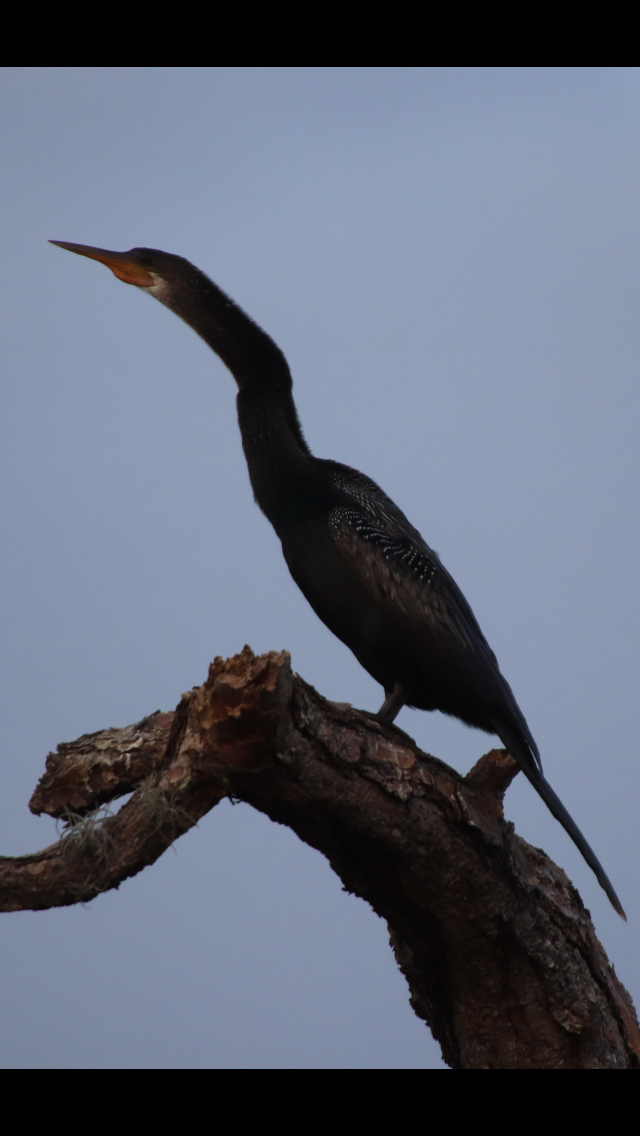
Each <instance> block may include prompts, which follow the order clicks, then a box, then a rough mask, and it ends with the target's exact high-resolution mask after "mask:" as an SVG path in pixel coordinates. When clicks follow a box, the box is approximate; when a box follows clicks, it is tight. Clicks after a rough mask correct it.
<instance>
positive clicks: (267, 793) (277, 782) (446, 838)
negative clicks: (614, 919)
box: [0, 647, 640, 1069]
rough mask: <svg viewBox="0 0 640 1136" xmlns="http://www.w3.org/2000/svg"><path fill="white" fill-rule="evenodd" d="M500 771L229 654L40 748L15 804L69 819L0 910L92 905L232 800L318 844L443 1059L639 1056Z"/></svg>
mask: <svg viewBox="0 0 640 1136" xmlns="http://www.w3.org/2000/svg"><path fill="white" fill-rule="evenodd" d="M516 772H517V767H516V765H515V762H514V761H513V759H512V758H511V757H510V756H509V754H508V753H506V752H505V751H504V750H492V751H491V753H488V754H486V755H485V756H484V757H483V758H481V760H480V761H479V762H478V763H477V765H476V766H475V767H474V768H473V769H472V770H471V772H470V773H469V774H468V775H467V776H466V777H461V776H460V775H459V774H457V773H456V772H455V771H454V770H452V769H450V768H449V767H448V766H446V765H444V764H443V763H442V762H441V761H438V760H437V758H434V757H430V756H429V755H427V754H424V753H422V752H421V751H420V750H419V749H418V748H417V746H416V745H415V743H414V742H413V741H412V740H411V739H410V738H409V737H408V736H407V735H406V734H404V733H403V732H402V731H401V730H399V729H397V728H395V727H393V726H391V727H385V726H382V725H381V724H380V723H379V722H377V721H376V720H375V718H373V717H372V716H370V715H368V714H366V713H363V712H361V711H357V710H354V709H353V708H352V707H350V706H348V705H343V704H337V703H331V702H327V701H326V700H325V699H323V698H321V697H320V695H318V694H317V693H316V691H315V690H313V688H311V687H309V686H308V685H307V684H306V683H305V682H303V680H302V679H301V678H300V677H299V676H298V675H295V674H292V672H291V669H290V665H289V656H288V655H287V654H286V653H282V654H277V653H275V652H270V653H269V654H267V655H263V656H260V657H258V658H256V657H255V656H254V655H253V653H252V652H251V650H250V649H249V648H248V647H245V649H244V651H243V652H242V653H241V654H240V655H236V656H235V657H234V658H232V659H229V660H226V661H225V660H222V659H220V658H218V659H216V660H215V662H214V663H212V665H211V668H210V671H209V677H208V679H207V681H206V682H205V683H204V685H203V686H201V687H195V688H194V689H193V690H192V691H190V692H189V693H188V694H185V695H183V697H182V700H181V701H180V703H179V705H178V707H177V709H176V711H175V712H174V713H167V714H161V713H159V712H158V713H157V714H153V715H151V716H150V717H148V718H144V719H143V720H142V721H141V722H139V723H137V725H134V726H129V727H127V728H125V729H122V730H116V729H113V730H103V731H101V732H100V733H96V734H91V735H85V736H84V737H82V738H80V739H79V740H78V741H76V742H72V743H70V744H65V745H60V746H59V747H58V753H57V754H50V755H49V758H48V759H47V767H46V773H45V775H44V776H43V778H42V780H41V781H40V783H39V785H38V787H37V789H36V791H35V793H34V795H33V798H32V800H31V805H30V807H31V809H32V811H33V812H35V813H38V814H39V813H42V812H45V813H49V814H50V815H51V816H54V817H59V818H62V819H63V820H66V822H67V827H66V828H65V831H64V832H63V835H62V837H61V839H60V840H59V841H58V843H57V844H54V845H52V846H51V847H49V848H45V849H44V851H42V852H39V853H36V854H34V855H30V856H20V857H4V858H1V859H0V908H2V909H3V910H4V911H17V910H21V909H24V908H31V909H35V910H38V909H42V908H48V907H56V906H62V905H65V904H72V903H77V902H80V901H87V900H89V899H92V898H93V897H94V896H96V895H98V894H99V893H100V892H103V891H106V890H108V889H109V888H113V887H117V886H118V885H119V884H120V883H121V881H122V880H124V879H126V878H127V877H128V876H132V875H135V874H136V873H137V872H139V871H141V869H142V868H144V867H146V866H147V865H148V864H152V863H153V862H154V861H155V860H156V859H157V858H158V857H159V856H160V855H162V853H163V852H164V851H165V850H166V848H167V847H168V846H169V845H170V844H171V843H172V842H173V841H174V840H176V838H177V837H179V836H180V835H181V834H182V833H184V832H186V831H187V830H188V829H189V828H191V827H192V826H193V825H194V824H196V823H197V821H198V820H199V819H200V817H201V816H203V815H204V814H205V813H206V812H208V811H209V809H211V808H213V806H214V805H216V804H217V803H218V802H219V801H220V800H221V799H222V798H223V797H228V796H230V797H233V798H239V799H241V800H243V801H246V802H247V803H248V804H250V805H253V806H254V807H255V808H257V809H259V810H260V811H261V812H263V813H266V814H267V816H269V817H271V819H272V820H275V821H279V822H280V823H282V824H287V825H289V827H290V828H292V829H293V830H294V832H296V833H297V834H298V836H299V837H300V838H301V839H302V840H304V841H306V842H307V843H308V844H310V845H312V846H313V847H314V848H317V849H319V851H321V852H322V853H323V854H324V855H325V856H327V858H328V859H329V861H330V863H331V865H332V867H333V869H334V870H335V871H336V872H337V874H338V875H339V877H340V878H341V880H342V882H343V884H344V886H345V887H346V888H347V889H348V890H349V891H351V892H353V893H355V894H356V895H359V896H362V897H363V898H364V899H366V900H367V901H368V902H369V903H370V904H371V906H372V907H373V909H374V911H376V912H377V913H378V914H379V915H380V916H382V918H384V919H386V921H387V923H388V926H389V931H390V935H391V943H392V945H393V949H394V951H395V954H396V958H397V960H398V963H399V965H400V967H401V969H402V971H403V973H404V974H405V976H406V978H407V982H408V984H409V987H410V991H411V1003H412V1005H413V1008H414V1010H415V1012H416V1013H417V1014H418V1015H419V1016H420V1017H422V1018H424V1019H425V1021H426V1022H427V1023H428V1024H429V1026H430V1027H431V1030H432V1032H433V1034H434V1036H435V1037H436V1038H437V1039H438V1041H439V1042H440V1044H441V1046H442V1052H443V1055H444V1059H445V1061H447V1062H448V1064H449V1065H451V1066H452V1067H453V1068H458V1069H631V1068H638V1067H640V1066H639V1061H640V1032H639V1030H638V1024H637V1019H636V1016H635V1011H634V1008H633V1003H632V1001H631V998H630V996H629V994H628V993H627V992H626V990H625V989H624V987H623V986H622V985H621V984H620V983H619V981H618V979H617V978H616V975H615V973H614V970H613V967H612V966H611V964H610V963H609V962H608V960H607V957H606V955H605V952H604V950H603V948H602V946H601V945H600V943H599V942H598V940H597V939H596V936H595V932H594V929H593V925H592V923H591V919H590V916H589V913H588V911H586V910H585V908H584V906H583V904H582V901H581V899H580V896H579V895H578V893H577V891H576V890H575V889H574V888H573V887H572V886H571V884H570V882H569V881H568V879H567V877H566V876H565V874H564V872H563V871H562V870H561V869H560V868H558V867H557V866H556V865H555V864H553V863H552V861H551V860H549V859H548V857H547V856H545V854H544V853H543V852H541V851H540V850H539V849H536V848H532V847H531V846H530V845H528V844H526V843H525V842H524V841H523V840H521V839H520V838H519V837H518V836H517V835H516V834H515V832H514V831H513V826H512V825H511V824H510V823H508V822H506V821H505V820H504V817H503V811H502V798H503V795H504V792H505V789H506V788H507V786H508V785H509V783H510V782H511V780H512V778H513V777H514V776H515V774H516ZM132 790H133V796H132V797H131V798H130V800H129V801H127V802H126V803H125V804H124V805H123V806H122V807H121V809H120V811H119V812H118V813H117V814H115V815H113V816H105V815H104V811H105V804H106V803H107V802H109V801H112V800H115V799H116V798H117V797H119V796H122V795H124V794H125V793H129V792H131V791H132Z"/></svg>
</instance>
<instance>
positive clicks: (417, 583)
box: [329, 487, 541, 777]
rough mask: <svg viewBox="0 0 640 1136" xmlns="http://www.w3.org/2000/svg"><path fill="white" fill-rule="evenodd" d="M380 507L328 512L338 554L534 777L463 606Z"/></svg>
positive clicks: (389, 507) (525, 731) (451, 583)
mask: <svg viewBox="0 0 640 1136" xmlns="http://www.w3.org/2000/svg"><path fill="white" fill-rule="evenodd" d="M376 488H377V487H376ZM378 492H379V493H380V495H381V497H384V495H383V494H382V491H381V490H378ZM381 505H382V507H380V506H379V505H378V502H377V501H376V500H375V499H374V498H372V496H371V495H369V496H368V498H367V510H366V512H365V510H364V509H363V508H362V507H360V508H357V507H356V508H352V507H350V506H349V505H338V506H336V507H334V508H333V509H332V510H331V512H330V514H329V528H330V531H331V535H332V537H333V540H334V542H335V544H336V546H337V548H338V549H339V551H340V553H341V554H342V556H343V557H344V558H345V560H346V561H347V562H348V563H349V565H350V567H351V570H352V571H353V572H354V574H355V575H356V576H357V578H358V580H359V581H360V583H361V584H362V585H363V586H364V588H365V589H366V590H367V592H368V593H369V594H370V595H371V597H372V598H373V599H374V601H375V602H376V604H378V605H381V606H383V607H385V608H387V609H388V610H389V612H390V613H391V612H393V613H395V614H396V615H398V614H399V613H401V614H402V616H404V617H405V618H406V619H407V620H409V621H410V624H411V625H412V626H413V628H414V629H415V638H416V642H419V643H420V644H421V645H422V648H423V650H424V651H425V652H428V654H429V655H430V656H432V658H433V659H434V660H437V663H439V664H441V666H442V668H443V670H444V669H446V670H447V672H448V673H449V674H450V676H451V681H453V679H454V677H455V682H456V685H457V684H458V683H459V684H461V685H463V686H464V687H465V688H466V689H467V690H468V691H469V692H470V694H472V696H473V698H474V701H476V699H477V701H478V705H481V706H482V707H483V709H484V710H485V711H486V714H487V719H488V721H490V722H491V723H492V725H493V729H495V732H496V733H497V734H499V735H500V736H501V737H503V733H504V730H503V724H504V726H505V727H506V726H508V727H510V740H511V742H512V746H513V748H514V749H516V748H517V751H518V752H517V753H514V756H515V757H516V759H517V760H518V761H519V762H521V764H522V765H523V767H525V766H526V767H527V768H528V769H529V770H530V773H531V775H532V776H533V777H535V775H536V773H537V772H539V771H540V770H541V765H540V756H539V753H538V749H537V746H536V744H535V741H534V740H533V737H532V735H531V732H530V730H529V727H528V726H527V723H526V720H525V718H524V716H523V714H522V711H521V710H520V708H519V706H518V704H517V702H516V700H515V698H514V696H513V692H512V690H511V688H510V686H509V684H508V683H507V681H506V679H505V678H504V676H503V675H502V674H501V672H500V668H499V666H498V662H497V659H496V657H495V655H494V653H493V651H492V650H491V648H490V646H489V644H488V643H487V640H486V639H485V637H484V635H483V634H482V631H481V629H480V626H479V624H478V622H477V620H476V618H475V616H474V614H473V612H472V610H471V608H470V606H469V604H468V603H467V600H466V599H465V597H464V596H463V594H462V592H461V591H460V588H459V587H458V585H457V584H456V582H455V580H454V579H453V577H452V576H451V575H450V574H449V572H447V570H446V568H445V567H444V565H443V564H442V562H441V561H440V559H439V557H438V555H437V554H436V553H435V552H433V550H432V549H430V548H429V546H428V545H427V544H426V543H425V541H424V540H423V539H422V537H421V536H420V534H419V533H418V532H417V531H416V529H414V528H413V526H411V525H410V524H409V522H408V521H407V520H406V518H405V517H404V514H402V513H401V511H400V510H399V509H398V508H397V506H396V505H394V504H393V502H391V501H390V500H389V499H388V498H384V501H383V502H381ZM442 709H445V707H444V706H443V707H442ZM488 728H489V730H490V732H491V725H490V726H489V727H488ZM516 737H519V743H520V744H519V745H518V746H517V747H516V746H515V744H514V743H515V738H516ZM503 740H504V738H503ZM505 744H506V742H505Z"/></svg>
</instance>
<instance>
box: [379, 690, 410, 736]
mask: <svg viewBox="0 0 640 1136" xmlns="http://www.w3.org/2000/svg"><path fill="white" fill-rule="evenodd" d="M406 700H407V696H406V691H405V689H404V687H403V686H401V685H400V683H399V682H397V683H396V685H395V686H394V688H393V690H392V691H391V693H390V694H387V697H386V698H385V700H384V702H383V703H382V706H381V707H380V709H379V710H378V713H377V714H376V718H378V719H379V720H380V721H381V722H384V723H385V725H390V724H391V722H393V720H394V718H396V717H397V716H398V714H399V713H400V711H401V710H402V707H403V706H404V704H405V702H406Z"/></svg>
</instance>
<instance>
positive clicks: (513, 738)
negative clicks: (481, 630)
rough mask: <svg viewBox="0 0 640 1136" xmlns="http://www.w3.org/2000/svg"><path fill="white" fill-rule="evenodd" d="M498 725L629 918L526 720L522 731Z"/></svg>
mask: <svg viewBox="0 0 640 1136" xmlns="http://www.w3.org/2000/svg"><path fill="white" fill-rule="evenodd" d="M494 725H495V728H496V732H497V733H498V735H499V737H500V738H501V739H502V741H503V742H504V744H505V746H506V748H507V749H508V750H509V753H510V754H511V756H512V757H514V758H515V760H516V761H517V762H518V765H519V766H520V768H521V770H522V772H523V773H524V775H525V777H527V778H528V780H529V781H530V782H531V784H532V785H533V787H534V789H535V790H536V792H537V793H539V794H540V796H541V797H542V800H543V801H544V803H545V805H546V806H547V808H548V809H549V812H550V813H552V814H553V816H554V817H555V818H556V820H559V821H560V824H561V825H562V827H563V828H564V830H565V832H566V833H567V834H568V835H569V836H570V837H571V839H572V840H573V843H574V844H575V846H576V848H578V850H579V851H580V852H581V854H582V856H583V857H584V859H585V860H586V862H587V864H588V865H589V867H590V868H591V870H592V871H593V872H594V873H595V876H596V879H597V881H598V883H599V884H600V887H602V888H604V890H605V892H606V893H607V895H608V897H609V900H610V901H611V904H612V906H613V907H614V908H615V910H616V911H617V912H618V915H621V916H622V918H623V919H624V920H625V921H626V918H627V917H626V915H625V913H624V909H623V907H622V904H621V903H620V900H619V899H618V896H617V895H616V892H615V889H614V887H613V884H612V883H611V880H610V879H609V877H608V875H607V873H606V872H605V870H604V868H603V867H602V864H601V863H600V861H599V859H598V857H597V856H596V854H595V852H594V851H593V849H592V847H591V845H590V844H588V843H587V841H586V840H585V838H584V836H583V835H582V833H581V832H580V829H579V828H578V826H577V824H576V823H575V821H574V820H573V818H572V817H571V816H569V813H568V812H567V810H566V809H565V807H564V805H563V804H562V801H561V800H560V798H559V797H558V796H557V795H556V794H555V793H554V791H553V789H552V788H551V786H550V784H549V782H548V781H547V780H546V779H545V777H544V776H543V774H542V767H541V765H540V755H539V753H538V748H537V746H536V743H535V742H534V740H533V738H532V737H531V734H530V732H529V729H528V727H527V725H526V723H524V731H522V733H521V732H520V730H519V729H518V728H517V726H515V725H514V724H512V723H507V722H498V721H495V722H494ZM523 734H524V736H523Z"/></svg>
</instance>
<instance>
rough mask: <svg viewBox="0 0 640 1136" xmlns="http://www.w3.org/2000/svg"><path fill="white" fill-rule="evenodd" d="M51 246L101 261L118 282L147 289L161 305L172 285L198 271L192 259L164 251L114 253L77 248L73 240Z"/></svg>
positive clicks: (148, 249) (80, 246)
mask: <svg viewBox="0 0 640 1136" xmlns="http://www.w3.org/2000/svg"><path fill="white" fill-rule="evenodd" d="M50 244H52V245H58V247H59V248H63V249H68V250H69V252H77V253H78V254H79V255H80V256H88V257H90V259H91V260H99V261H100V263H101V264H106V265H107V268H110V269H111V271H112V272H113V273H114V275H115V276H117V277H118V280H124V282H125V284H135V285H136V287H138V288H143V289H144V291H145V292H149V293H150V294H151V295H152V296H155V298H156V299H157V300H160V301H161V302H162V301H164V302H166V299H167V297H166V292H167V290H168V289H169V288H170V286H171V284H173V283H176V282H177V281H178V280H180V279H184V278H186V277H188V276H189V275H191V274H193V272H194V269H193V265H191V264H190V263H189V261H188V260H185V259H184V258H183V257H181V256H174V255H173V254H172V253H168V252H162V251H161V250H160V249H150V248H134V249H129V251H128V252H112V251H111V250H110V249H101V248H93V246H92V245H76V244H73V243H72V242H71V241H50ZM163 293H164V295H163Z"/></svg>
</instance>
